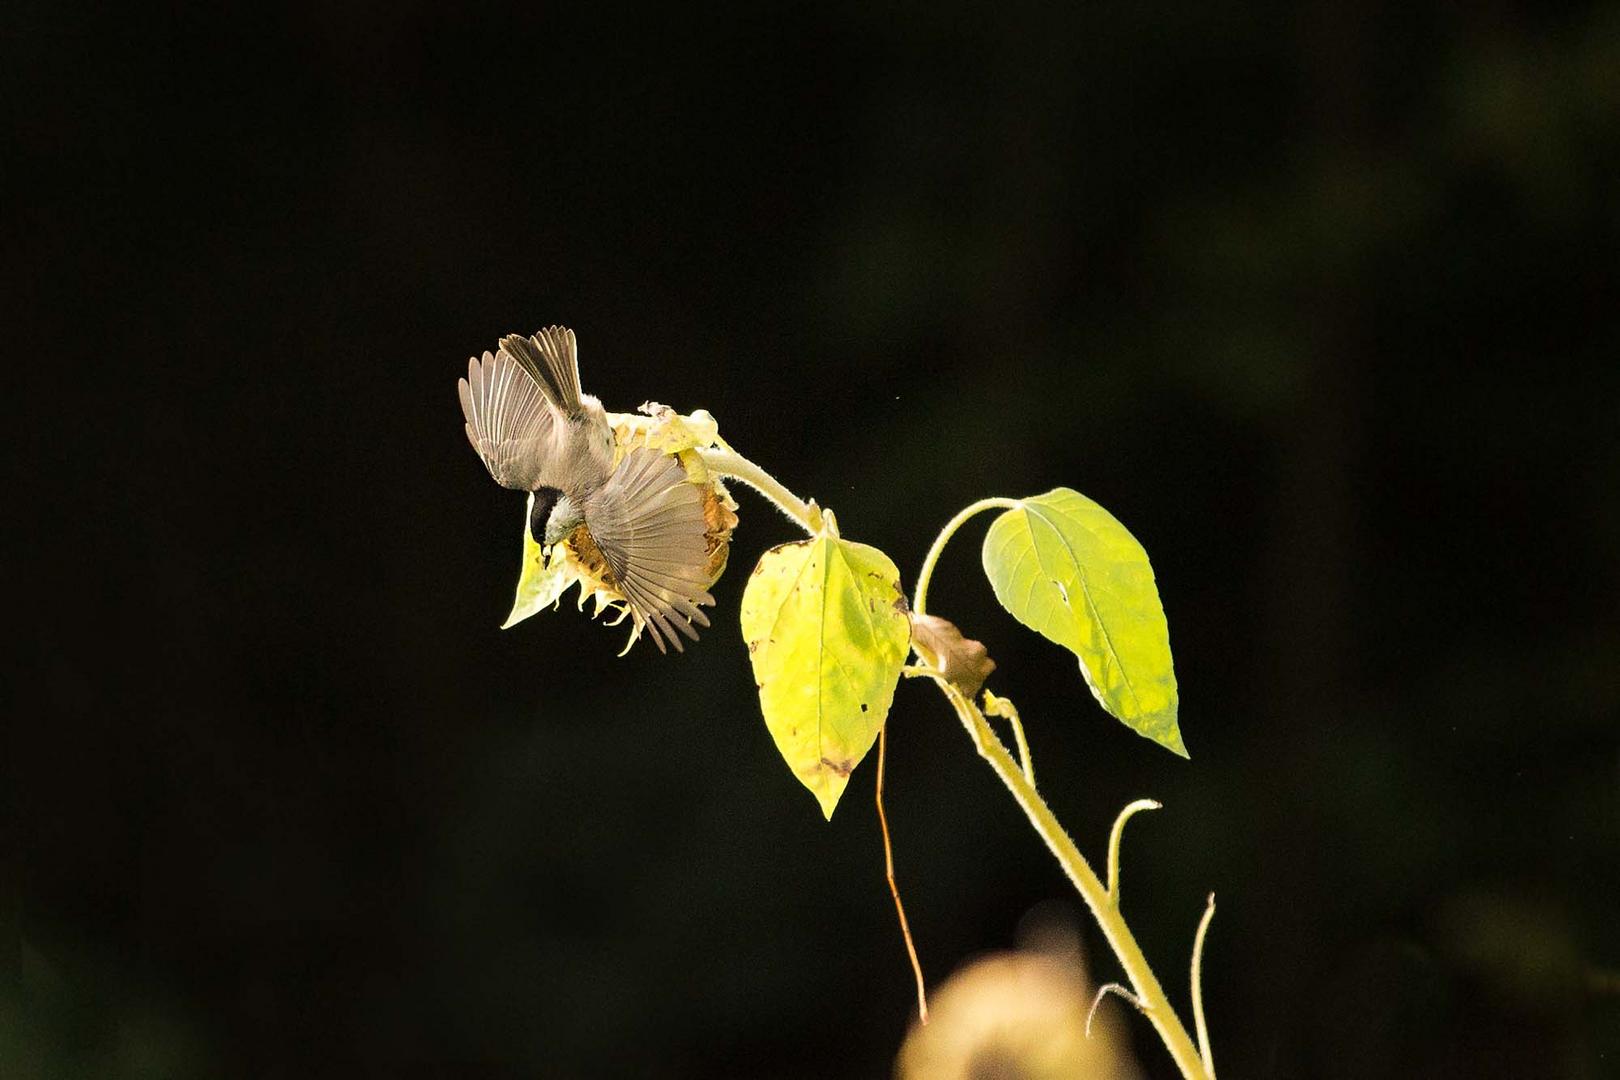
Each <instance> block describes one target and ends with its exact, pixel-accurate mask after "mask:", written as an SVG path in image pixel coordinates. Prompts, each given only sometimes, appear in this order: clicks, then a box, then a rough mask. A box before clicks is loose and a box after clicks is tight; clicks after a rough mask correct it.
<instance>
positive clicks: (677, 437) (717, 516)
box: [502, 402, 737, 651]
mask: <svg viewBox="0 0 1620 1080" xmlns="http://www.w3.org/2000/svg"><path fill="white" fill-rule="evenodd" d="M608 423H609V424H610V425H611V426H612V429H613V445H614V461H615V463H617V462H618V461H619V460H622V459H623V457H624V455H625V454H627V453H629V452H630V451H631V450H634V449H636V448H638V447H641V448H645V449H648V450H654V451H657V452H659V453H664V454H668V455H670V456H672V457H674V458H675V459H676V460H677V461H678V462H679V463H680V465H681V468H682V469H683V470H684V471H685V473H686V478H687V481H688V482H689V483H691V484H693V485H694V486H696V487H697V488H699V490H700V492H701V496H702V499H703V521H704V526H705V530H704V537H703V538H704V546H705V550H706V553H707V563H706V564H705V567H704V571H705V573H706V575H707V579H708V584H710V585H712V584H714V583H715V582H716V581H718V580H719V579H720V575H721V574H722V573H723V572H724V571H725V568H726V558H727V556H728V554H729V553H730V550H731V533H732V530H734V529H735V528H736V527H737V503H736V501H735V500H734V499H732V497H731V494H730V492H728V491H727V490H726V489H725V485H724V484H722V483H721V482H720V478H719V477H717V476H714V475H713V474H711V473H710V472H709V470H708V468H707V467H706V466H705V465H704V464H703V459H702V457H700V456H699V454H698V451H699V450H700V449H704V448H707V447H711V446H721V447H724V446H725V442H724V441H723V440H722V439H721V438H720V430H719V425H718V424H717V423H716V422H715V420H714V417H712V416H710V415H709V414H708V412H707V411H705V410H702V409H699V410H697V411H696V412H693V413H689V414H687V415H684V416H683V415H682V414H680V413H677V412H676V411H675V410H674V409H671V408H669V407H668V406H667V405H659V404H657V403H656V402H647V403H645V404H643V405H642V406H641V410H640V415H638V414H634V413H609V414H608ZM534 502H535V496H534V494H533V493H531V494H530V495H529V506H528V510H527V511H526V513H525V515H524V530H523V565H522V570H521V572H520V573H519V576H518V585H517V595H516V596H515V598H514V599H513V603H512V611H511V614H509V615H508V616H507V618H506V622H505V623H503V624H502V628H503V629H504V628H506V627H510V626H514V625H516V624H517V623H519V622H522V621H523V620H524V619H527V618H528V617H529V616H530V615H533V614H534V613H535V612H536V611H539V610H540V609H541V608H543V607H546V606H548V605H549V606H553V607H555V606H557V605H559V604H560V603H561V601H562V596H563V594H564V593H565V592H567V591H568V589H569V588H570V587H571V586H573V585H576V584H577V585H578V586H579V608H580V610H581V611H583V610H584V609H585V602H586V601H587V600H593V601H595V604H594V607H593V610H592V611H591V616H592V617H593V618H596V617H599V616H601V615H602V614H603V613H604V612H607V611H610V610H611V611H612V612H613V613H614V616H613V618H612V619H611V621H610V622H609V625H614V626H616V625H618V624H619V623H621V622H623V621H624V620H625V619H626V618H630V619H631V621H632V626H631V631H630V640H629V641H628V642H627V643H626V645H625V651H629V649H630V646H631V645H634V644H635V642H636V639H637V638H638V637H640V636H641V630H642V625H643V624H642V620H641V617H640V615H639V614H637V613H636V611H635V610H634V609H633V608H632V607H631V605H630V602H629V600H628V599H627V598H626V597H625V595H624V593H623V592H621V591H620V587H619V586H620V582H619V581H618V579H617V577H616V576H615V574H614V572H613V567H612V566H611V565H610V564H609V563H608V560H607V559H606V557H604V556H603V554H602V551H601V548H600V547H598V546H597V543H596V541H595V539H594V538H593V537H592V536H591V532H590V528H589V527H588V526H587V525H586V524H584V523H579V524H576V525H573V526H572V527H571V528H570V529H569V530H568V531H567V533H566V534H565V535H562V536H561V537H560V538H558V539H557V540H556V542H554V543H549V544H548V543H543V542H542V541H540V540H536V539H535V537H534V535H533V530H532V529H531V528H530V526H529V522H530V516H531V515H532V514H533V513H534Z"/></svg>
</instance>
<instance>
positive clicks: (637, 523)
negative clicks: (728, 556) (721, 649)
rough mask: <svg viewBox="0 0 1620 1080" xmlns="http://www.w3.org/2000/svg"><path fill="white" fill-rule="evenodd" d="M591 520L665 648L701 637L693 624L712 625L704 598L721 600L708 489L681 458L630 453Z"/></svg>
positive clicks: (593, 503) (622, 587)
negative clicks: (712, 573) (712, 568)
mask: <svg viewBox="0 0 1620 1080" xmlns="http://www.w3.org/2000/svg"><path fill="white" fill-rule="evenodd" d="M585 525H586V527H587V528H588V529H589V530H590V533H591V538H592V539H593V540H595V541H596V546H597V547H598V548H600V549H601V552H602V555H603V557H604V558H606V559H607V562H608V565H609V566H610V567H611V568H612V570H613V574H614V576H615V577H616V578H617V579H618V589H619V591H620V592H621V593H623V594H624V597H625V599H626V600H627V601H628V602H629V604H630V608H631V610H632V611H634V612H635V614H636V616H637V619H638V621H639V622H640V623H642V624H643V625H644V626H646V628H647V630H648V632H649V633H650V634H651V635H652V639H653V643H654V644H655V645H657V646H658V649H659V651H660V652H664V651H667V650H666V649H665V647H664V646H665V642H666V640H667V641H668V642H669V643H670V644H673V645H674V646H675V649H676V651H678V652H679V651H682V650H683V649H684V648H685V647H684V646H683V645H682V644H681V639H680V637H679V634H685V635H686V636H687V637H689V638H691V639H692V640H693V641H696V640H697V631H696V630H694V629H693V628H692V624H693V623H697V624H698V625H699V626H708V625H709V618H708V616H707V615H705V614H704V613H703V611H702V610H701V609H700V608H699V607H698V605H699V604H709V605H711V606H712V605H713V604H714V597H713V596H710V595H709V592H708V585H709V579H708V574H707V563H708V543H707V540H706V538H705V531H706V529H707V525H706V523H705V521H704V517H703V492H702V491H701V490H700V489H699V488H698V487H697V486H696V485H695V484H692V483H691V482H689V481H688V480H687V478H686V470H684V469H682V468H681V465H680V462H678V461H677V460H676V459H675V458H673V457H670V456H669V455H667V454H661V453H659V452H657V451H655V450H647V449H642V448H638V449H635V450H632V451H630V452H629V453H628V454H626V455H625V457H624V460H622V461H620V462H619V466H618V468H617V469H615V470H614V471H613V475H612V476H610V477H609V478H608V481H607V483H606V484H604V485H603V486H602V487H601V489H600V490H598V491H597V492H596V493H595V494H593V495H591V496H590V497H589V498H588V499H587V500H586V502H585Z"/></svg>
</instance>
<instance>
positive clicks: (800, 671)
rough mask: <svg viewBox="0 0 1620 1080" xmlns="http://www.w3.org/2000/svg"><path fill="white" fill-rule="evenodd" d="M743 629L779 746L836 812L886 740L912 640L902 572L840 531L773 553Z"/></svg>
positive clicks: (745, 607) (754, 586)
mask: <svg viewBox="0 0 1620 1080" xmlns="http://www.w3.org/2000/svg"><path fill="white" fill-rule="evenodd" d="M742 629H743V637H744V639H745V640H746V641H747V642H748V656H749V660H750V662H751V663H752V664H753V666H754V681H755V683H756V684H757V685H758V687H759V704H760V709H761V710H762V711H763V712H764V714H765V726H766V727H767V728H769V729H770V732H771V738H772V739H774V740H776V748H777V749H778V750H779V751H781V753H782V757H783V759H784V760H785V761H786V762H787V764H788V768H790V769H792V770H793V775H794V776H797V777H798V778H799V782H800V783H802V784H804V786H805V787H807V788H809V789H810V792H811V794H813V795H815V797H816V799H817V801H819V802H820V803H821V812H822V814H823V815H825V816H826V817H827V818H828V819H829V820H831V818H832V813H833V808H834V807H836V806H837V805H838V799H839V797H840V796H841V795H843V793H844V787H845V785H846V784H848V783H849V774H850V772H851V771H852V770H853V769H854V768H855V766H856V765H858V764H860V761H861V759H862V758H864V757H865V756H866V753H867V751H868V750H870V749H871V748H872V743H873V742H875V741H876V740H877V735H878V732H879V731H880V730H881V729H882V727H883V721H884V720H885V719H886V718H887V717H888V715H889V706H890V704H891V703H892V702H893V701H894V687H895V683H897V682H898V681H899V679H900V668H901V665H903V664H904V663H905V659H906V653H907V650H908V648H909V643H910V640H911V626H910V620H909V618H908V617H907V613H906V605H905V597H904V594H902V593H901V591H900V571H899V570H897V569H895V565H894V563H893V562H891V561H890V559H889V557H888V556H887V555H885V554H883V552H881V551H879V550H878V549H877V548H874V547H868V546H867V545H865V544H856V543H852V542H850V541H848V540H843V539H840V538H839V537H838V536H837V535H836V534H835V533H833V532H832V531H831V530H829V531H827V532H823V533H822V534H821V535H820V536H817V537H816V538H815V539H813V540H803V541H800V542H798V543H796V544H783V545H782V546H780V547H775V548H772V549H771V550H769V551H767V552H766V553H765V554H764V555H763V556H761V558H760V560H759V565H758V566H756V567H755V568H754V573H753V575H752V576H751V577H749V579H748V586H747V588H746V589H744V591H743V599H742Z"/></svg>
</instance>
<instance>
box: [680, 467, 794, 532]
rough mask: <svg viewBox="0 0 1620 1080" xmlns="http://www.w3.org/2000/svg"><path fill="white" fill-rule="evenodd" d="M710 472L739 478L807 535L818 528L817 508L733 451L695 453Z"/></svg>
mask: <svg viewBox="0 0 1620 1080" xmlns="http://www.w3.org/2000/svg"><path fill="white" fill-rule="evenodd" d="M697 454H698V457H700V458H702V459H703V464H704V465H705V466H707V467H708V469H709V471H710V472H714V473H719V474H720V475H721V476H729V477H732V478H734V479H737V480H741V481H742V482H743V483H745V484H747V485H748V486H749V487H751V488H753V489H754V490H755V491H757V492H759V493H760V494H761V495H763V496H765V497H766V498H767V499H769V500H770V501H771V502H772V503H774V504H775V505H776V508H777V509H778V510H780V511H782V513H784V514H786V515H787V516H788V517H790V518H792V519H793V520H794V521H795V522H797V523H798V524H799V525H800V526H801V527H803V529H804V531H805V532H807V533H809V534H810V535H811V536H814V535H816V533H818V532H820V531H821V511H820V510H819V509H818V508H817V507H816V504H815V503H813V502H809V503H807V502H805V501H804V500H803V499H801V498H799V497H798V496H797V495H795V494H793V492H791V491H789V490H788V489H787V488H786V487H785V486H784V485H783V484H782V482H781V481H780V480H778V479H777V478H776V477H774V476H772V475H771V474H770V473H768V472H766V471H765V470H764V469H762V468H760V467H759V466H758V465H755V464H754V463H753V462H752V461H749V460H748V459H747V458H745V457H743V456H742V455H741V454H739V453H737V452H736V451H734V450H718V449H706V450H699V451H698V452H697Z"/></svg>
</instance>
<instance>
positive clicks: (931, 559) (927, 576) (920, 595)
mask: <svg viewBox="0 0 1620 1080" xmlns="http://www.w3.org/2000/svg"><path fill="white" fill-rule="evenodd" d="M1022 505H1023V504H1022V503H1020V502H1019V501H1018V500H1017V499H1006V498H1001V497H999V496H998V497H994V498H989V499H980V500H979V501H978V502H976V503H973V504H971V505H969V506H966V507H963V508H962V512H961V513H959V514H957V515H956V516H955V517H953V518H951V520H950V521H948V522H946V523H945V527H944V528H943V529H941V530H940V531H939V535H938V536H936V537H934V546H933V547H931V548H929V549H928V557H927V558H925V559H923V565H922V571H921V573H919V574H918V575H917V594H916V596H915V597H914V598H913V599H912V601H911V609H912V610H913V611H915V612H916V613H917V614H919V615H921V614H923V613H925V612H926V611H927V610H928V583H929V582H931V581H932V580H933V579H934V566H935V565H936V564H937V563H938V562H939V553H940V552H942V551H944V550H945V544H946V542H947V541H949V540H950V538H951V537H952V536H955V535H956V530H957V529H960V528H961V527H962V526H963V525H965V524H967V521H968V519H969V518H971V517H972V516H973V515H974V514H978V513H981V512H982V511H985V510H996V509H1005V510H1016V509H1018V507H1020V506H1022Z"/></svg>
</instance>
